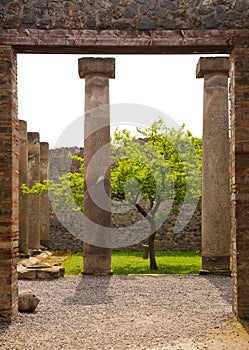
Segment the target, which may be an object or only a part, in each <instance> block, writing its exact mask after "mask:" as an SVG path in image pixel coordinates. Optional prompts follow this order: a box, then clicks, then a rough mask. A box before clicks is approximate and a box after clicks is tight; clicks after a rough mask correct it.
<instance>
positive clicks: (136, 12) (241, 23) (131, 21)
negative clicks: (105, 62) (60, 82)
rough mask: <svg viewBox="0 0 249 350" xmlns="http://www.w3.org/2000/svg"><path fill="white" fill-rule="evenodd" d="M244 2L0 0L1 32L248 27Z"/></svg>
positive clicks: (246, 2)
mask: <svg viewBox="0 0 249 350" xmlns="http://www.w3.org/2000/svg"><path fill="white" fill-rule="evenodd" d="M248 16H249V6H248V1H247V0H237V1H236V0H175V1H172V0H109V1H107V0H70V1H66V0H61V1H54V0H27V1H15V0H14V1H11V0H5V1H0V21H1V22H2V25H3V27H4V28H6V29H7V28H33V29H91V30H98V31H100V30H110V29H118V30H131V29H132V30H155V29H156V30H164V29H233V28H234V29H243V28H245V29H248Z"/></svg>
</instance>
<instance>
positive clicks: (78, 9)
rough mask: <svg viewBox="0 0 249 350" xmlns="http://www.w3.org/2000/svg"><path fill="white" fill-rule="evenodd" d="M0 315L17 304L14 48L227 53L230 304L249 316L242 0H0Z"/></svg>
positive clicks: (247, 79)
mask: <svg viewBox="0 0 249 350" xmlns="http://www.w3.org/2000/svg"><path fill="white" fill-rule="evenodd" d="M0 18H1V22H2V30H1V32H0V81H1V86H0V96H1V100H0V105H1V111H0V163H1V167H0V177H1V187H0V192H1V195H0V213H1V217H0V296H1V298H0V318H1V319H4V320H11V319H12V318H14V316H15V315H16V312H17V300H18V297H17V272H16V260H17V246H18V143H17V139H18V137H17V135H18V132H17V131H18V119H17V95H16V93H17V86H16V73H17V71H16V54H17V53H21V52H23V53H25V52H26V53H81V54H83V53H89V54H90V53H96V54H100V53H111V54H115V53H137V54H145V53H150V54H153V53H154V54H156V53H161V54H168V53H179V54H184V53H202V54H207V53H229V54H230V62H231V64H230V67H231V68H230V79H231V108H232V111H231V113H232V114H231V116H232V118H231V121H232V124H231V126H232V131H231V135H232V138H231V146H232V149H231V154H232V155H231V159H232V161H231V164H232V188H233V195H232V208H233V210H232V212H233V215H232V240H233V245H232V246H233V290H234V293H233V309H234V312H235V314H236V315H238V316H240V317H242V318H249V254H248V251H249V249H248V248H249V219H248V209H249V196H248V192H249V185H248V184H249V176H248V169H249V157H248V155H249V154H248V153H249V138H248V134H249V133H248V132H249V123H248V120H249V103H248V101H249V4H248V1H247V0H188V1H187V0H171V1H170V0H127V1H124V0H80V1H78V0H77V1H76V0H70V1H66V0H61V1H57V2H55V1H50V0H40V1H38V0H29V1H25V2H16V1H11V0H7V1H1V2H0Z"/></svg>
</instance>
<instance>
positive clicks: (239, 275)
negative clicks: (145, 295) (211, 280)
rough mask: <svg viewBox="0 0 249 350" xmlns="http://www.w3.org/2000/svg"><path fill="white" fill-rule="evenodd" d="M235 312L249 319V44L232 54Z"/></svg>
mask: <svg viewBox="0 0 249 350" xmlns="http://www.w3.org/2000/svg"><path fill="white" fill-rule="evenodd" d="M230 79H231V91H230V94H231V128H232V131H231V152H232V160H231V163H232V166H231V168H232V170H231V171H232V256H233V274H232V275H233V311H234V313H235V314H236V315H237V316H238V317H241V318H244V319H249V215H248V213H249V47H243V48H240V47H238V48H235V49H234V50H233V51H232V54H231V70H230Z"/></svg>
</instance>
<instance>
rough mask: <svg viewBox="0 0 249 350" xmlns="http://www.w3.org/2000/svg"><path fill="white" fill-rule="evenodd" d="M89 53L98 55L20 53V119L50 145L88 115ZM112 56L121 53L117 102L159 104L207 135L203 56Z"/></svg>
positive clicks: (114, 86)
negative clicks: (85, 65) (82, 68)
mask: <svg viewBox="0 0 249 350" xmlns="http://www.w3.org/2000/svg"><path fill="white" fill-rule="evenodd" d="M88 56H92V55H23V54H19V55H18V104H19V119H23V120H26V121H27V123H28V131H36V132H39V133H40V139H41V141H44V142H49V144H50V148H53V146H54V145H55V143H56V141H57V139H58V138H59V137H60V135H61V134H62V133H63V131H64V130H65V129H66V128H67V127H68V125H69V124H70V123H71V122H73V121H74V120H75V119H77V118H78V117H80V116H81V115H83V112H84V79H80V78H79V76H78V58H80V57H88ZM205 56H206V55H205ZM101 57H104V56H103V55H101ZM111 57H115V58H116V78H115V79H110V103H111V104H117V103H136V104H142V105H146V106H149V107H152V108H155V109H157V110H160V111H162V112H163V113H165V114H167V115H169V116H170V117H171V118H173V119H174V120H175V121H176V122H177V123H178V124H182V123H185V125H186V128H187V129H189V130H191V131H192V133H193V134H194V135H195V136H198V137H201V136H202V110H203V107H202V106H203V79H196V77H195V71H196V64H197V62H198V59H199V57H200V56H199V55H184V56H183V55H118V56H116V55H111ZM157 116H158V115H155V116H154V115H152V116H151V118H152V119H153V118H155V119H156V117H157ZM129 122H130V120H127V123H128V124H129ZM82 133H83V131H82ZM64 146H72V145H67V144H65V145H64Z"/></svg>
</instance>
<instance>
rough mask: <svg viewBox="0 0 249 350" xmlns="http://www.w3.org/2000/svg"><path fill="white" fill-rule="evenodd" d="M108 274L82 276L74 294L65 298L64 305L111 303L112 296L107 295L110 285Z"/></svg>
mask: <svg viewBox="0 0 249 350" xmlns="http://www.w3.org/2000/svg"><path fill="white" fill-rule="evenodd" d="M110 279H111V277H109V276H103V277H95V276H84V277H82V278H80V280H79V281H80V282H79V284H78V286H77V287H76V289H75V291H74V295H72V296H70V297H68V298H66V299H65V300H64V302H63V304H64V305H77V304H79V305H98V304H111V303H112V300H113V299H112V297H111V296H110V295H108V291H109V286H110Z"/></svg>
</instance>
